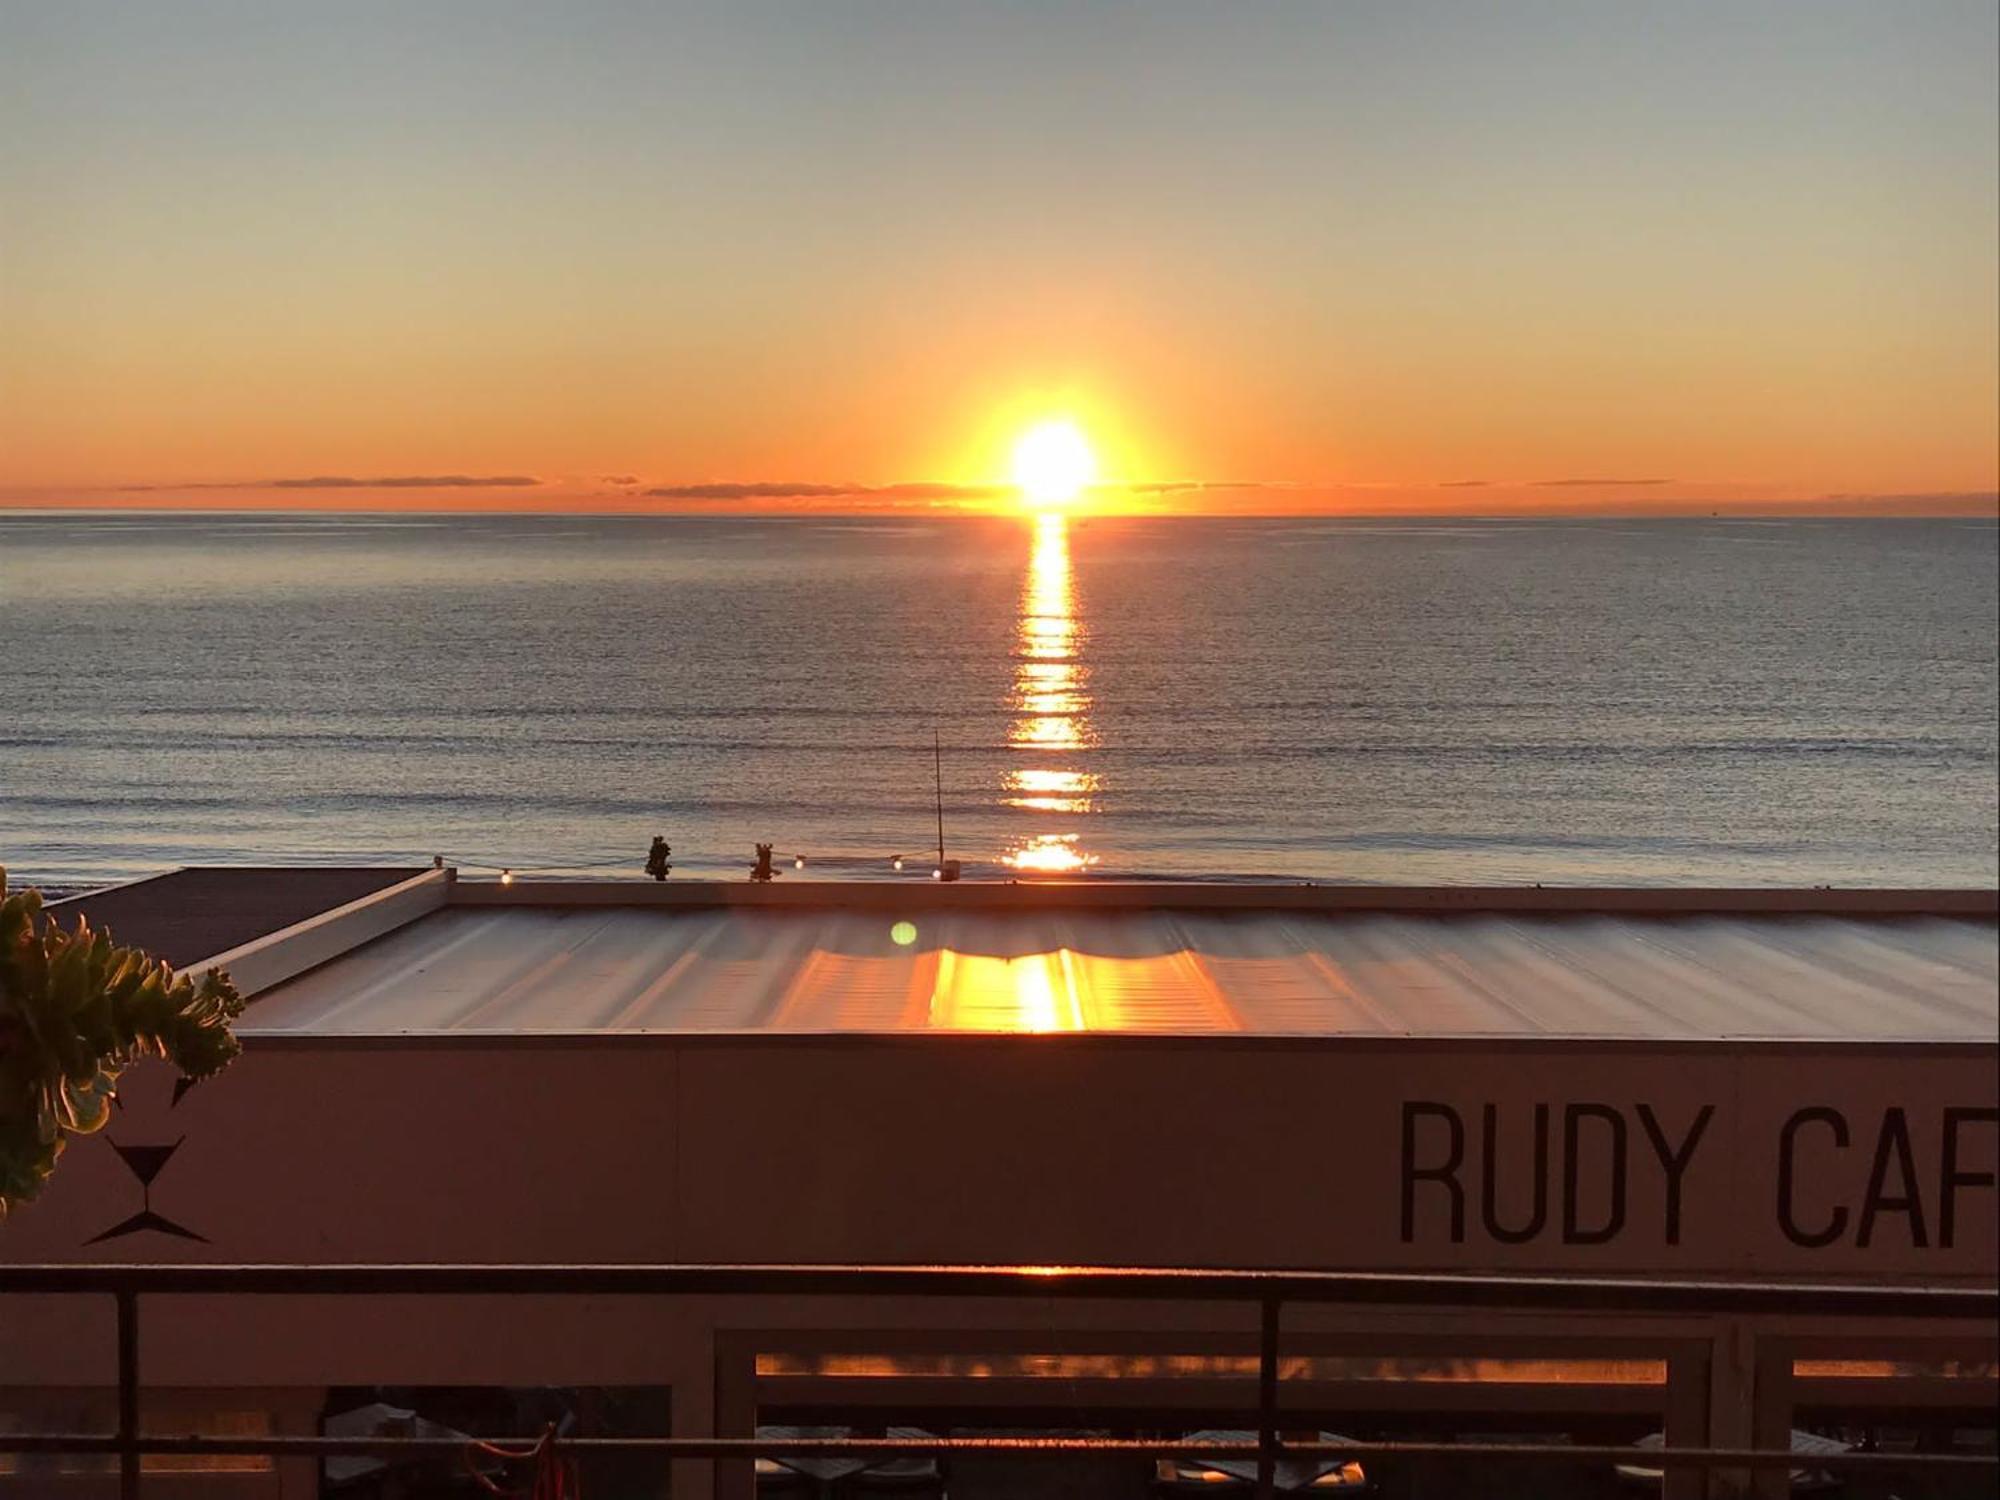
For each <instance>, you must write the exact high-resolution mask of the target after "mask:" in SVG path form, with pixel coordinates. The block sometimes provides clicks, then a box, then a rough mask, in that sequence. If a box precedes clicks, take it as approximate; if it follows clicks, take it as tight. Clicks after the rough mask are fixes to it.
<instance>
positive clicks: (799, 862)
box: [792, 854, 806, 870]
mask: <svg viewBox="0 0 2000 1500" xmlns="http://www.w3.org/2000/svg"><path fill="white" fill-rule="evenodd" d="M805 867H806V857H805V856H804V855H803V854H801V855H799V856H797V857H796V858H795V859H793V861H792V868H793V869H794V870H803V869H804V868H805Z"/></svg>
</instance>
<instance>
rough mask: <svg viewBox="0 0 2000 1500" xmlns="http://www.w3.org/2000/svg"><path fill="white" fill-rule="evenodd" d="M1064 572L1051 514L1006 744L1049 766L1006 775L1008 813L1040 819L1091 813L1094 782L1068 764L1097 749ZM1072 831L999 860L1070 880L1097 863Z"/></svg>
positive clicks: (1064, 545)
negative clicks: (1040, 758)
mask: <svg viewBox="0 0 2000 1500" xmlns="http://www.w3.org/2000/svg"><path fill="white" fill-rule="evenodd" d="M1083 643H1084V630H1083V624H1082V620H1081V618H1080V615H1079V611H1078V609H1077V603H1076V583H1075V577H1074V573H1073V570H1072V569H1071V566H1070V555H1069V521H1068V519H1067V518H1066V517H1064V516H1062V515H1060V514H1057V513H1055V512H1044V513H1042V514H1041V515H1038V516H1037V517H1036V518H1035V531H1034V545H1033V550H1032V551H1031V552H1030V554H1029V557H1028V574H1027V580H1026V583H1025V584H1024V586H1023V588H1022V590H1021V620H1020V625H1019V628H1018V630H1017V631H1016V634H1015V646H1014V691H1013V698H1012V702H1011V707H1012V709H1013V713H1014V721H1013V723H1012V724H1011V725H1010V726H1009V728H1008V734H1007V740H1008V744H1009V745H1010V746H1011V747H1012V748H1013V749H1015V750H1018V751H1023V752H1026V753H1029V754H1033V755H1036V756H1052V757H1059V759H1056V760H1054V761H1053V762H1044V763H1042V764H1039V765H1032V766H1025V767H1016V768H1013V769H1010V770H1009V771H1008V772H1007V773H1006V775H1005V777H1004V782H1003V789H1004V791H1005V793H1006V795H1005V797H1004V798H1003V801H1004V802H1005V805H1006V806H1008V807H1012V808H1016V809H1018V810H1020V811H1022V812H1024V813H1030V814H1035V815H1040V816H1049V815H1067V816H1077V815H1083V814H1088V813H1091V812H1094V811H1095V810H1096V803H1095V801H1094V800H1093V798H1094V794H1095V793H1096V792H1097V791H1098V790H1099V787H1100V783H1099V779H1098V777H1097V775H1096V774H1095V773H1094V772H1092V771H1090V770H1087V769H1085V768H1084V767H1082V766H1079V765H1077V764H1076V763H1075V760H1074V759H1073V757H1074V756H1075V755H1076V754H1077V753H1079V752H1081V751H1085V750H1088V749H1090V748H1091V747H1092V746H1093V745H1095V744H1096V742H1097V741H1096V736H1095V734H1094V732H1093V731H1092V729H1091V724H1090V706H1091V700H1090V693H1089V675H1090V674H1089V669H1088V668H1087V667H1086V666H1085V665H1084V663H1083V660H1082V648H1083ZM1079 844H1080V835H1079V834H1078V832H1077V831H1076V830H1074V829H1072V828H1068V827H1062V828H1055V829H1041V830H1037V831H1036V832H1033V833H1026V834H1023V835H1021V836H1020V837H1019V838H1017V839H1016V840H1015V841H1014V843H1013V846H1012V847H1011V848H1010V849H1009V850H1008V852H1007V853H1006V854H1005V855H1003V856H1002V858H1003V859H1004V861H1005V862H1006V863H1007V864H1009V865H1011V866H1013V867H1014V868H1015V869H1017V870H1022V871H1026V872H1029V873H1034V874H1044V875H1048V874H1070V873H1074V872H1076V871H1079V870H1083V869H1087V868H1088V867H1089V866H1091V865H1094V864H1096V863H1097V856H1096V855H1094V854H1090V853H1087V852H1085V851H1084V850H1083V849H1082V848H1081V847H1079Z"/></svg>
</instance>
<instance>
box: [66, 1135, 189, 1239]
mask: <svg viewBox="0 0 2000 1500" xmlns="http://www.w3.org/2000/svg"><path fill="white" fill-rule="evenodd" d="M186 1139H187V1137H186V1136H182V1137H181V1139H180V1141H175V1142H174V1143H173V1144H172V1145H171V1146H122V1145H120V1144H119V1143H118V1142H117V1141H112V1142H111V1143H110V1144H111V1149H112V1150H113V1151H116V1152H117V1153H118V1159H119V1160H120V1161H122V1162H124V1163H125V1165H126V1167H127V1168H129V1169H130V1170H131V1173H132V1175H133V1176H134V1177H136V1178H138V1179H139V1211H138V1212H137V1213H136V1214H133V1215H132V1217H130V1218H129V1219H121V1220H120V1221H119V1222H118V1223H116V1224H113V1225H112V1226H111V1227H110V1228H109V1229H107V1230H105V1231H104V1232H103V1233H102V1234H96V1235H92V1236H91V1237H90V1238H89V1239H88V1240H86V1241H85V1243H86V1244H90V1245H96V1244H100V1243H102V1242H103V1241H105V1240H116V1239H122V1238H124V1236H126V1235H128V1234H137V1233H138V1232H139V1231H140V1230H142V1229H157V1230H158V1231H159V1232H160V1233H161V1234H172V1235H178V1236H179V1237H180V1238H182V1239H184V1240H200V1241H201V1242H202V1243H203V1244H204V1245H205V1244H207V1243H208V1236H206V1235H201V1234H196V1233H195V1232H194V1231H193V1230H192V1229H189V1228H188V1227H187V1226H186V1225H185V1224H176V1223H175V1222H174V1221H173V1220H172V1219H169V1218H168V1217H167V1216H166V1215H164V1214H160V1213H155V1212H154V1211H153V1179H154V1178H156V1177H158V1176H159V1175H160V1173H161V1171H162V1170H164V1169H165V1167H166V1165H167V1163H168V1162H170V1161H172V1160H173V1156H174V1153H175V1152H176V1151H178V1150H180V1149H181V1141H185V1140H186Z"/></svg>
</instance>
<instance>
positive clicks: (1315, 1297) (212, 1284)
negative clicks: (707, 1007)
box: [0, 1265, 2000, 1323]
mask: <svg viewBox="0 0 2000 1500" xmlns="http://www.w3.org/2000/svg"><path fill="white" fill-rule="evenodd" d="M120 1292H122V1293H134V1294H154V1295H201V1294H208V1293H227V1294H231V1295H251V1296H274V1295H283V1296H315V1295H328V1296H351V1295H374V1296H406V1295H407V1296H452V1295H462V1296H484V1295H500V1296H523V1295H542V1296H620V1295H623V1296H659V1295H706V1296H829V1295H838V1296H894V1297H913V1296H914V1297H988V1296H998V1297H1032V1298H1041V1297H1063V1298H1106V1299H1154V1298H1170V1299H1173V1300H1176V1301H1254V1302H1264V1301H1269V1300H1271V1299H1273V1298H1276V1299H1277V1300H1280V1301H1283V1302H1319V1303H1369V1304H1373V1305H1377V1306H1403V1307H1410V1306H1434V1307H1482V1308H1509V1309H1515V1310H1521V1311H1535V1310H1548V1309H1556V1310H1560V1311H1565V1312H1576V1311H1589V1312H1628V1313H1647V1312H1656V1313H1712V1314H1733V1315H1745V1314H1759V1313H1764V1314H1784V1315H1789V1316H1794V1317H1798V1316H1813V1315H1821V1316H1855V1315H1859V1316H1868V1317H1914V1318H1948V1319H1966V1320H1976V1321H1980V1322H1984V1323H1991V1322H1993V1321H1994V1319H1995V1318H1996V1317H2000V1288H1994V1287H1951V1286H1883V1285H1879V1284H1876V1285H1867V1286H1861V1285H1848V1284H1842V1283H1824V1282H1821V1283H1789V1284H1788V1283H1779V1282H1742V1281H1662V1280H1650V1279H1639V1278H1632V1279H1627V1278H1621V1277H1576V1276H1494V1275H1479V1276H1468V1275H1449V1274H1405V1273H1392V1272H1364V1271H1210V1270H1174V1269H1154V1268H1149V1267H1100V1266H1076V1267H1072V1266H1050V1267H1043V1266H879V1265H869V1266H800V1265H529V1266H522V1265H244V1266H229V1265H10V1266H0V1294H5V1293H44V1294H48V1293H55V1294H71V1293H73V1294H87V1293H120Z"/></svg>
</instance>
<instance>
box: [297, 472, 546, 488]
mask: <svg viewBox="0 0 2000 1500" xmlns="http://www.w3.org/2000/svg"><path fill="white" fill-rule="evenodd" d="M266 482H267V483H268V484H269V485H270V486H271V487H272V488H273V489H279V490H517V489H526V488H528V487H529V486H532V485H537V484H540V483H541V480H539V479H536V478H534V477H533V476H532V475H528V474H392V475H389V476H387V477H384V478H380V479H357V478H355V477H354V476H353V475H350V474H315V475H313V476H312V477H311V478H308V479H272V480H268V481H266Z"/></svg>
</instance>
